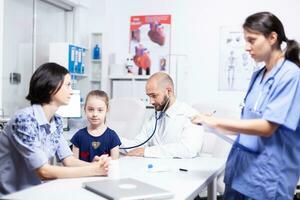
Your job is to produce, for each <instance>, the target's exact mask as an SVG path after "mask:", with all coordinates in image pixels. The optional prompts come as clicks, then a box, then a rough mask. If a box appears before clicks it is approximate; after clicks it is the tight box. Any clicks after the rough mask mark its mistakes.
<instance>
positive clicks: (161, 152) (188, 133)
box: [144, 120, 204, 158]
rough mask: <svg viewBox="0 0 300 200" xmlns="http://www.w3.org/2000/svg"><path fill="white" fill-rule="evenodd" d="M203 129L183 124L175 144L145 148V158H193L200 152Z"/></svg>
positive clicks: (189, 123) (190, 124)
mask: <svg viewBox="0 0 300 200" xmlns="http://www.w3.org/2000/svg"><path fill="white" fill-rule="evenodd" d="M203 132H204V130H203V128H202V127H201V126H197V125H195V124H192V123H191V122H190V121H189V120H188V121H187V122H186V123H185V125H184V127H183V130H182V133H181V135H180V138H178V140H177V142H175V143H167V144H164V145H156V146H151V147H147V148H145V153H144V156H145V157H156V158H193V157H196V156H197V155H198V153H199V152H200V151H201V148H202V144H203V135H204V134H203Z"/></svg>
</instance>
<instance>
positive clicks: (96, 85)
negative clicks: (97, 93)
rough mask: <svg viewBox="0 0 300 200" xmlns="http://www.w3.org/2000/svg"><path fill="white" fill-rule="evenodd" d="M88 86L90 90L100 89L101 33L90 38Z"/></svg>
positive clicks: (92, 34) (93, 34)
mask: <svg viewBox="0 0 300 200" xmlns="http://www.w3.org/2000/svg"><path fill="white" fill-rule="evenodd" d="M90 37H91V38H90V49H91V51H90V58H91V59H90V61H91V62H90V69H91V70H90V76H89V77H90V78H89V79H90V84H91V89H92V90H95V89H101V71H102V33H91V36H90Z"/></svg>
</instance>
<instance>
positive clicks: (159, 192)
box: [83, 178, 174, 200]
mask: <svg viewBox="0 0 300 200" xmlns="http://www.w3.org/2000/svg"><path fill="white" fill-rule="evenodd" d="M83 187H84V188H85V189H87V190H90V191H92V192H94V193H96V194H98V195H100V196H102V197H105V198H107V199H113V200H115V199H118V200H135V199H168V198H172V197H173V196H174V195H173V193H171V192H169V191H167V190H164V189H161V188H159V187H156V186H153V185H150V184H147V183H144V182H142V181H139V180H136V179H133V178H123V179H106V180H100V181H92V182H85V183H83Z"/></svg>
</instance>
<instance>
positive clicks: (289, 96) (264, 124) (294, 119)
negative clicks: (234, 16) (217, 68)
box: [192, 12, 300, 200]
mask: <svg viewBox="0 0 300 200" xmlns="http://www.w3.org/2000/svg"><path fill="white" fill-rule="evenodd" d="M243 28H244V36H245V40H246V51H248V52H249V53H250V55H251V57H252V58H253V59H254V60H255V61H256V62H262V61H263V62H264V63H265V66H264V67H263V68H262V69H260V70H258V71H256V72H255V73H254V74H253V76H252V80H251V82H250V86H249V89H248V91H247V94H246V96H245V99H244V108H243V109H242V112H241V120H228V119H219V118H214V117H213V116H206V115H198V116H196V117H194V119H193V120H192V121H193V122H194V123H201V124H202V125H204V126H207V127H209V128H212V129H214V130H215V131H219V132H222V133H225V132H226V133H231V134H237V139H236V141H235V143H234V145H233V146H232V149H231V152H230V154H229V157H228V159H227V163H226V169H225V178H224V182H225V184H226V188H225V193H224V199H227V200H228V199H293V194H294V191H295V188H296V184H297V181H298V179H299V172H300V156H299V155H300V125H299V119H300V103H299V102H300V69H299V66H300V60H299V44H298V43H297V42H296V41H294V40H289V39H288V38H287V37H286V35H285V32H284V28H283V25H282V23H281V22H280V20H279V19H278V18H277V17H276V16H275V15H273V14H272V13H269V12H260V13H256V14H253V15H251V16H249V17H248V18H247V19H246V20H245V22H244V24H243ZM283 45H284V46H285V48H283V49H282V46H283Z"/></svg>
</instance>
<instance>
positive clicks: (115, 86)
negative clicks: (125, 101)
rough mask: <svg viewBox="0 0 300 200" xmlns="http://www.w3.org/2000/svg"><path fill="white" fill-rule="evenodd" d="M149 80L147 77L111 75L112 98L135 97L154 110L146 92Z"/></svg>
mask: <svg viewBox="0 0 300 200" xmlns="http://www.w3.org/2000/svg"><path fill="white" fill-rule="evenodd" d="M148 78H149V76H147V75H133V74H126V75H120V76H118V75H111V76H110V77H109V79H110V88H111V94H110V96H111V98H120V97H133V98H137V99H140V100H141V101H143V102H144V103H145V105H146V107H147V108H152V107H153V106H152V105H151V104H150V102H149V98H148V96H147V95H146V91H145V87H146V82H147V80H148Z"/></svg>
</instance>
